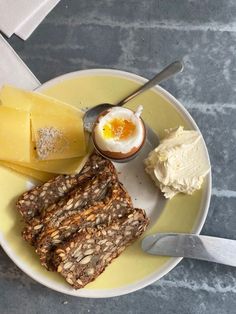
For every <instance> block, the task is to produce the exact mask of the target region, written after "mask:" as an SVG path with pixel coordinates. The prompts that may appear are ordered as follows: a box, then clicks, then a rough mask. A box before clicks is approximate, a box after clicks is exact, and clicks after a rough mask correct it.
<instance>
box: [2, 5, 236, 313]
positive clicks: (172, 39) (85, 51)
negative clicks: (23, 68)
mask: <svg viewBox="0 0 236 314" xmlns="http://www.w3.org/2000/svg"><path fill="white" fill-rule="evenodd" d="M0 14H1V13H0ZM9 43H10V44H11V45H12V46H13V47H14V49H15V50H16V51H17V52H18V53H19V55H20V56H21V57H22V59H23V60H24V61H25V62H26V63H27V65H28V66H29V67H30V68H31V69H32V71H33V72H34V73H35V75H36V76H37V77H38V78H39V79H40V80H41V82H44V81H46V80H48V79H50V78H53V77H55V76H57V75H60V74H63V73H66V72H70V71H75V70H79V69H87V68H96V67H107V68H118V69H123V70H127V71H131V72H134V73H137V74H140V75H143V76H146V77H151V76H152V75H153V74H154V73H156V72H157V71H158V70H159V69H161V68H162V67H163V66H164V65H165V64H167V63H168V62H170V61H172V60H173V59H177V58H183V59H184V61H185V65H186V68H185V73H184V74H183V75H180V76H176V77H175V78H174V79H173V80H169V81H167V82H166V83H164V84H163V86H164V87H165V88H166V89H167V90H169V91H170V92H171V93H172V94H173V95H175V96H176V97H177V98H178V99H179V100H180V101H181V102H182V103H183V104H184V105H185V106H186V108H187V109H188V110H189V112H190V113H191V114H192V116H193V117H194V119H195V120H196V122H197V124H198V125H199V127H200V129H201V131H202V133H203V135H204V138H205V140H206V143H207V146H208V149H209V153H210V158H211V161H212V170H213V196H212V201H211V206H210V211H209V215H208V217H207V221H206V224H205V226H204V228H203V233H204V234H208V235H213V236H221V237H229V238H233V239H236V231H235V230H236V212H235V209H236V158H235V156H236V145H235V142H236V102H235V99H236V1H235V0H231V1H224V0H208V1H198V0H145V1H138V0H119V1H117V0H97V1H96V0H86V1H83V0H64V1H63V0H62V1H61V2H60V3H59V5H58V6H57V7H56V8H55V9H54V10H53V12H51V14H49V16H48V17H47V18H46V19H45V20H44V22H43V23H42V24H41V25H40V26H39V27H38V28H37V30H36V31H35V32H34V33H33V35H32V36H31V37H30V38H29V39H28V40H27V41H26V42H23V41H21V40H20V39H18V38H17V37H12V38H11V39H9ZM110 312H112V313H114V314H116V313H150V314H151V313H165V314H170V313H182V314H185V313H186V314H188V313H193V314H197V313H216V314H221V313H229V314H231V313H236V270H235V269H234V268H230V267H227V266H223V265H215V264H209V263H206V262H200V261H190V260H184V261H183V262H181V263H180V264H179V265H178V266H177V267H176V268H175V269H174V270H172V271H171V272H170V273H169V274H168V275H166V276H165V277H163V278H162V279H161V280H159V281H157V282H156V283H155V284H153V285H150V286H149V287H146V288H144V289H142V290H140V291H137V292H135V293H132V294H130V295H127V296H122V297H117V298H112V299H103V300H93V299H77V298H74V297H69V296H66V295H62V294H60V293H57V292H54V291H51V290H49V289H47V288H45V287H43V286H41V285H39V284H37V283H36V282H34V281H33V280H31V279H30V278H29V277H27V276H26V275H25V274H24V273H22V272H21V271H20V270H19V269H18V268H17V267H16V266H15V265H14V264H13V263H12V262H11V261H10V260H9V258H8V257H7V256H6V255H5V253H4V252H3V251H2V250H1V249H0V313H1V314H5V313H7V314H9V313H10V314H11V313H13V314H15V313H17V314H18V313H19V314H21V313H22V314H23V313H110Z"/></svg>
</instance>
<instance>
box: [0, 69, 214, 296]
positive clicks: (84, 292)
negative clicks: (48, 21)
mask: <svg viewBox="0 0 236 314" xmlns="http://www.w3.org/2000/svg"><path fill="white" fill-rule="evenodd" d="M94 75H96V76H98V75H107V76H119V77H123V78H127V79H130V80H133V81H135V82H141V83H144V82H146V81H147V79H145V78H143V77H141V76H139V75H136V74H133V73H130V72H125V71H121V70H115V69H89V70H80V71H75V72H71V73H67V74H64V75H61V76H58V77H56V78H54V79H51V80H49V81H48V82H45V83H43V84H42V85H41V86H39V87H38V88H37V89H36V90H37V91H40V92H41V91H43V90H44V89H47V88H49V87H52V86H54V85H55V84H58V83H60V82H62V81H65V80H69V79H72V78H75V77H81V76H94ZM153 91H156V92H157V93H159V94H161V95H162V96H163V97H165V98H166V99H167V100H169V102H170V103H171V105H172V106H174V107H175V109H177V110H178V112H179V113H180V114H181V115H182V116H183V118H184V119H185V120H187V121H188V122H189V123H190V125H191V126H192V127H193V129H196V130H198V131H199V132H200V130H199V128H198V126H197V124H196V122H195V121H194V119H193V118H192V117H191V115H190V114H189V112H188V111H187V110H186V109H185V107H184V106H183V105H182V104H181V103H180V102H179V101H178V100H177V99H176V98H175V97H174V96H172V95H171V94H170V93H169V92H168V91H166V90H165V89H164V88H162V87H160V86H155V87H154V88H153ZM200 133H201V132H200ZM203 142H204V148H205V152H206V155H207V158H208V160H209V163H210V159H209V154H208V151H207V147H206V144H205V141H204V140H203ZM211 189H212V175H211V171H210V173H209V174H208V175H207V178H206V187H205V191H204V197H203V200H202V204H201V207H202V208H201V210H200V212H199V216H198V219H196V221H195V225H194V227H193V229H192V233H195V234H199V233H200V231H201V229H202V227H203V225H204V223H205V220H206V217H207V213H208V209H209V205H210V198H211ZM0 244H1V246H2V248H3V249H4V251H5V252H6V253H7V255H8V256H9V257H10V258H11V259H12V260H13V261H14V263H15V264H16V265H17V266H18V267H19V268H20V269H21V270H22V271H23V272H25V273H26V274H27V275H28V276H30V277H31V278H33V279H34V280H36V281H37V282H39V283H41V284H43V285H45V286H47V287H48V288H51V289H53V290H55V291H58V292H62V293H65V294H69V295H73V296H77V297H87V298H105V297H115V296H120V295H124V294H127V293H131V292H134V291H136V290H139V289H141V288H144V287H146V286H148V285H150V284H152V283H153V282H155V281H156V280H158V279H160V278H161V277H163V276H164V275H166V274H167V273H168V272H169V271H171V270H172V269H173V268H174V267H175V266H176V265H177V264H178V263H179V262H180V261H181V260H182V258H170V259H169V260H168V262H167V263H166V264H165V265H164V266H163V267H162V268H161V269H159V270H158V273H154V274H151V275H149V276H147V277H146V278H144V279H142V280H141V281H139V282H137V283H133V284H130V285H126V286H125V287H121V288H113V289H104V290H88V289H86V288H85V289H81V290H78V291H76V290H65V289H63V288H62V287H61V286H60V285H58V284H56V283H55V284H52V282H51V281H45V280H41V279H40V278H39V276H38V275H37V274H32V272H30V271H28V270H27V269H26V268H25V267H24V265H22V264H21V263H19V262H18V261H17V258H16V257H15V256H14V252H12V251H11V249H10V248H9V247H8V246H7V243H5V241H4V239H3V238H2V237H1V234H0Z"/></svg>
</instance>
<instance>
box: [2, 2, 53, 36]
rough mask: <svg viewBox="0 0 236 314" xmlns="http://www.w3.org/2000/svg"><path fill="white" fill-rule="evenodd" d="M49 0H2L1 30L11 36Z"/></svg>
mask: <svg viewBox="0 0 236 314" xmlns="http://www.w3.org/2000/svg"><path fill="white" fill-rule="evenodd" d="M47 1H48V0H1V1H0V30H1V31H2V32H3V33H5V34H6V35H7V36H8V37H10V36H11V35H12V34H13V33H14V32H15V31H16V29H17V28H18V27H20V25H22V24H24V23H25V22H26V21H27V19H29V18H30V16H31V15H32V14H34V13H35V12H36V11H37V10H38V9H39V8H40V7H41V6H43V4H44V3H45V2H47Z"/></svg>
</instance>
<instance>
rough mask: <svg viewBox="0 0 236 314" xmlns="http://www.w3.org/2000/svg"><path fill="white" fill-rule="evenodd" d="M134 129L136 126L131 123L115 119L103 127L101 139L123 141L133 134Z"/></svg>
mask: <svg viewBox="0 0 236 314" xmlns="http://www.w3.org/2000/svg"><path fill="white" fill-rule="evenodd" d="M135 129H136V126H135V124H134V123H133V122H132V121H130V120H127V119H122V118H115V119H112V120H110V121H109V122H108V123H106V124H105V125H104V126H103V137H104V138H105V139H111V138H112V139H115V140H125V139H127V138H128V137H130V136H131V135H132V134H133V133H134V131H135Z"/></svg>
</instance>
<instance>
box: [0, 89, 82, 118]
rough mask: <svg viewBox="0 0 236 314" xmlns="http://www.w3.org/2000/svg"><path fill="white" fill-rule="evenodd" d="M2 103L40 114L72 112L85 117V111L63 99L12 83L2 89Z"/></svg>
mask: <svg viewBox="0 0 236 314" xmlns="http://www.w3.org/2000/svg"><path fill="white" fill-rule="evenodd" d="M0 101H1V105H3V106H6V107H11V108H14V109H18V110H23V111H29V112H33V113H38V114H42V113H43V114H46V115H50V114H52V115H54V114H55V113H56V114H66V113H67V114H70V115H73V116H74V115H78V116H80V117H83V115H84V113H83V112H82V111H81V110H79V109H77V108H75V107H73V106H71V105H69V104H67V103H64V102H62V101H59V100H57V99H55V98H52V97H49V96H46V95H43V94H41V93H38V92H30V91H26V90H22V89H19V88H16V87H13V86H10V85H5V86H3V87H2V89H1V90H0Z"/></svg>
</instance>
